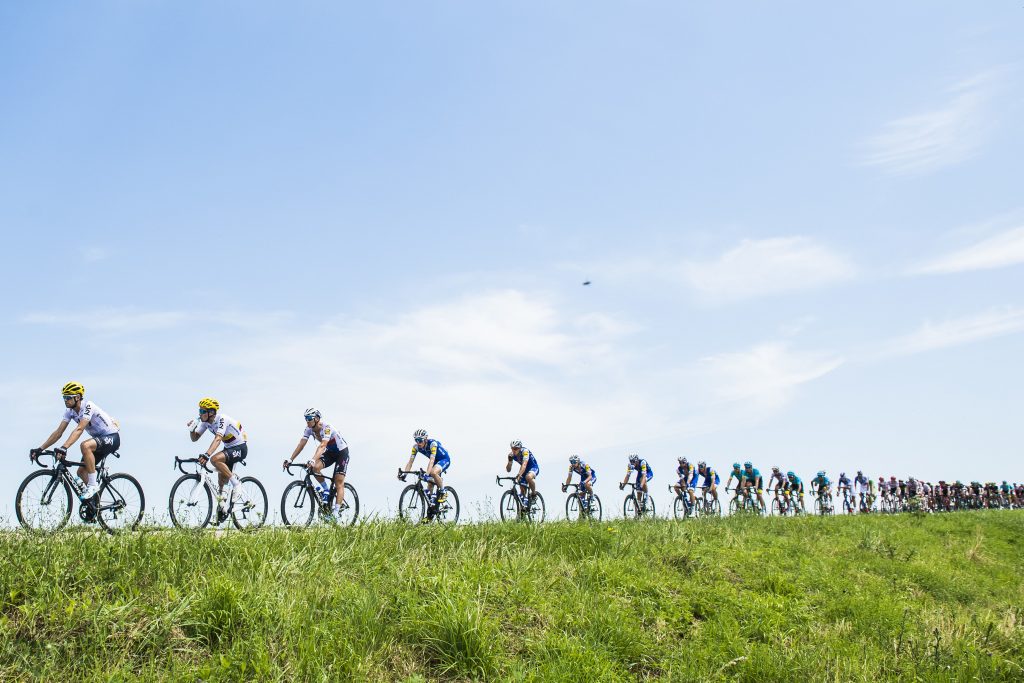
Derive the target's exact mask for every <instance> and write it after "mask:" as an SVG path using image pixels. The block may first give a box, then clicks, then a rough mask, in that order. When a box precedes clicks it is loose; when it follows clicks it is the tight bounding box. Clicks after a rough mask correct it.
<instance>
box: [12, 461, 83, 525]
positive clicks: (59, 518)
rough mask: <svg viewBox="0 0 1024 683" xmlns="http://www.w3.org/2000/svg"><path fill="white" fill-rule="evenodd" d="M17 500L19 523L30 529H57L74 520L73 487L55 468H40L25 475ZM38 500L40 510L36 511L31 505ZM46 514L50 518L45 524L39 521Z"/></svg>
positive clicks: (16, 508) (16, 509)
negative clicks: (72, 518)
mask: <svg viewBox="0 0 1024 683" xmlns="http://www.w3.org/2000/svg"><path fill="white" fill-rule="evenodd" d="M44 477H45V479H46V481H43V478H44ZM37 480H38V481H37ZM14 500H15V504H14V507H15V511H16V512H17V516H18V523H20V524H21V526H23V527H24V528H26V529H28V530H29V531H39V532H51V531H58V530H60V529H63V528H64V526H65V525H66V524H67V523H68V520H70V519H71V500H72V494H71V487H70V486H69V485H68V483H67V482H66V481H64V480H62V479H61V478H60V477H59V476H57V471H56V470H40V471H38V472H33V473H32V474H30V475H28V476H27V477H25V480H24V481H22V482H21V486H19V487H18V493H17V495H16V496H15V499H14ZM35 500H38V501H39V503H38V506H37V507H38V508H39V510H36V511H35V512H34V513H33V512H32V510H30V509H29V505H34V504H35V503H34V501H35ZM44 508H45V510H44ZM44 516H45V519H46V520H47V521H48V523H47V524H45V525H44V524H40V522H41V521H44Z"/></svg>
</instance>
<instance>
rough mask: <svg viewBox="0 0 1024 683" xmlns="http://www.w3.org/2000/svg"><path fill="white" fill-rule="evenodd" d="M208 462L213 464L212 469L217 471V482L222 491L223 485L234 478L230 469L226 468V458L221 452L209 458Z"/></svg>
mask: <svg viewBox="0 0 1024 683" xmlns="http://www.w3.org/2000/svg"><path fill="white" fill-rule="evenodd" d="M210 462H211V463H213V467H214V469H215V470H217V474H218V477H217V478H218V482H219V483H220V488H221V489H222V490H223V488H224V484H226V483H227V482H228V480H229V479H231V478H232V477H233V476H234V475H233V474H232V473H231V468H230V467H228V459H227V456H226V455H224V451H221V452H219V453H216V454H215V455H214V456H213V457H212V458H210Z"/></svg>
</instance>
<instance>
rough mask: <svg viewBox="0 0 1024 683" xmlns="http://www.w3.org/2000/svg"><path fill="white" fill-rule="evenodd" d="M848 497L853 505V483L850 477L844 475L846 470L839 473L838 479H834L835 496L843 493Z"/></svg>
mask: <svg viewBox="0 0 1024 683" xmlns="http://www.w3.org/2000/svg"><path fill="white" fill-rule="evenodd" d="M844 493H845V494H846V496H847V497H848V498H849V499H850V504H851V505H853V485H852V483H851V482H850V478H849V477H848V476H846V472H840V473H839V480H838V481H836V496H840V495H843V494H844Z"/></svg>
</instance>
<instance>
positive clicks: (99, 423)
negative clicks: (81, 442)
mask: <svg viewBox="0 0 1024 683" xmlns="http://www.w3.org/2000/svg"><path fill="white" fill-rule="evenodd" d="M83 420H84V421H85V431H86V432H87V433H88V434H89V436H91V437H97V436H108V435H110V434H116V433H117V431H118V429H119V426H118V424H117V420H115V419H114V418H112V417H110V415H107V413H106V412H104V411H103V410H102V409H101V408H100V407H99V406H98V405H96V404H95V403H93V402H92V401H82V405H81V407H80V408H79V409H78V410H77V411H76V410H73V409H71V408H68V409H67V410H65V411H64V415H63V416H62V417H61V421H62V422H72V421H74V422H75V423H76V424H82V421H83Z"/></svg>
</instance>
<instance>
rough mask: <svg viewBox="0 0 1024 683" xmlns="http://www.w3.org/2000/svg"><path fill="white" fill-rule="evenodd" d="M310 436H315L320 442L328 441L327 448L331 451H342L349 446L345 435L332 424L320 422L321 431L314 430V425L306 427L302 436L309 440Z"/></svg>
mask: <svg viewBox="0 0 1024 683" xmlns="http://www.w3.org/2000/svg"><path fill="white" fill-rule="evenodd" d="M309 437H313V438H314V439H316V440H317V441H319V442H320V443H323V442H324V441H325V440H326V441H327V450H329V451H340V450H344V449H346V448H348V443H346V441H345V437H343V436H342V435H341V433H340V432H338V431H336V430H335V429H334V428H333V427H331V425H327V424H323V423H320V431H319V432H315V431H313V428H312V427H306V429H305V430H304V431H303V432H302V438H303V439H305V440H306V441H309Z"/></svg>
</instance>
